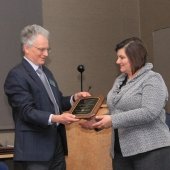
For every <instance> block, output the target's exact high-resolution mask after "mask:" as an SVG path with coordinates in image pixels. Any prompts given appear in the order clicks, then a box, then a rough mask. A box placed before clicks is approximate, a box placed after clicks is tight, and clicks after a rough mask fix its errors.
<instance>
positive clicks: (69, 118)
mask: <svg viewBox="0 0 170 170" xmlns="http://www.w3.org/2000/svg"><path fill="white" fill-rule="evenodd" d="M77 121H79V119H77V118H76V116H75V115H73V114H71V113H68V112H64V113H63V114H61V115H52V118H51V122H52V123H62V124H64V125H68V124H71V123H74V122H77Z"/></svg>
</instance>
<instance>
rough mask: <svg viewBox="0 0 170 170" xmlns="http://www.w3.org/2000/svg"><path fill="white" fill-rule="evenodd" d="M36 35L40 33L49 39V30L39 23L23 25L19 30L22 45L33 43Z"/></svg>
mask: <svg viewBox="0 0 170 170" xmlns="http://www.w3.org/2000/svg"><path fill="white" fill-rule="evenodd" d="M37 35H42V36H44V37H45V38H47V39H49V31H48V30H46V29H44V28H43V27H41V26H39V25H36V24H34V25H28V26H26V27H24V29H23V30H22V31H21V43H22V45H28V46H31V45H32V44H33V43H34V40H35V38H36V37H37Z"/></svg>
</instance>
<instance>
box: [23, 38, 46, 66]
mask: <svg viewBox="0 0 170 170" xmlns="http://www.w3.org/2000/svg"><path fill="white" fill-rule="evenodd" d="M23 48H24V52H25V56H26V57H27V58H28V59H29V60H31V61H32V62H33V63H34V64H36V65H43V64H45V60H46V58H47V57H48V52H49V42H48V39H47V38H45V37H44V36H42V35H38V36H37V37H36V39H35V41H34V43H33V45H32V46H27V45H24V47H23Z"/></svg>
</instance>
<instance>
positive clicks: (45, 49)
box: [32, 45, 51, 53]
mask: <svg viewBox="0 0 170 170" xmlns="http://www.w3.org/2000/svg"><path fill="white" fill-rule="evenodd" d="M32 46H33V47H34V48H36V49H37V50H39V51H40V52H41V53H43V52H45V51H47V52H48V53H50V52H51V48H39V47H36V46H34V45H32Z"/></svg>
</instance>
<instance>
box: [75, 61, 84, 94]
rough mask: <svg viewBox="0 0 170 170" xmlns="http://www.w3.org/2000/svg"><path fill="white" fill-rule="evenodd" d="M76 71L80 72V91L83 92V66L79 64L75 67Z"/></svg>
mask: <svg viewBox="0 0 170 170" xmlns="http://www.w3.org/2000/svg"><path fill="white" fill-rule="evenodd" d="M77 70H78V71H79V72H80V75H81V83H80V85H81V91H83V72H84V71H85V67H84V65H82V64H80V65H78V66H77Z"/></svg>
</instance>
